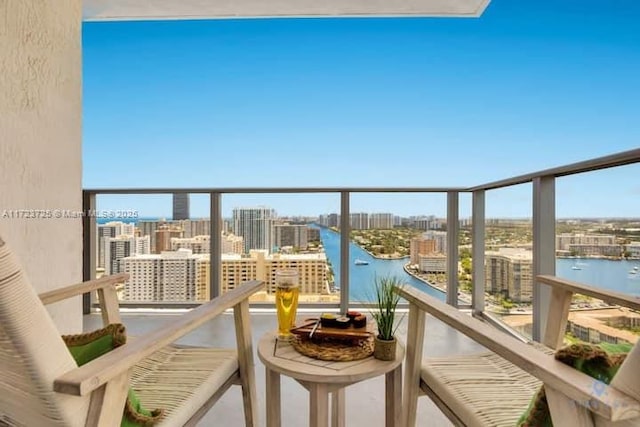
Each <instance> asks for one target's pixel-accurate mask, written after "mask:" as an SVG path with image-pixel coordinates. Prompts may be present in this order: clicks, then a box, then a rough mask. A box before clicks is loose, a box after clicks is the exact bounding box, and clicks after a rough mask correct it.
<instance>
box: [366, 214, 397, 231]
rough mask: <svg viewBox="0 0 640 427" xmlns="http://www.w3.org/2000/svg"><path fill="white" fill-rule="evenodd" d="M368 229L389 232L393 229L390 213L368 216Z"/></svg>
mask: <svg viewBox="0 0 640 427" xmlns="http://www.w3.org/2000/svg"><path fill="white" fill-rule="evenodd" d="M369 228H380V229H383V230H390V229H392V228H393V214H392V213H372V214H371V215H370V216H369Z"/></svg>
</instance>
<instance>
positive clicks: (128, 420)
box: [62, 323, 163, 427]
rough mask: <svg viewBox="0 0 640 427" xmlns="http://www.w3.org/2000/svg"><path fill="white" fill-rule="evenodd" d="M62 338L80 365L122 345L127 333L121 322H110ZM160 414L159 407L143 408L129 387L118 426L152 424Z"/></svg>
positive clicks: (161, 412) (127, 426)
mask: <svg viewBox="0 0 640 427" xmlns="http://www.w3.org/2000/svg"><path fill="white" fill-rule="evenodd" d="M62 339H63V341H64V342H65V344H66V345H67V347H68V348H69V352H70V353H71V355H72V356H73V358H74V359H75V361H76V363H77V364H78V366H82V365H84V364H85V363H89V362H91V361H92V360H94V359H96V358H98V357H100V356H102V355H103V354H106V353H108V352H109V351H111V350H113V349H114V348H116V347H120V346H121V345H124V344H125V343H126V342H127V334H126V329H125V327H124V325H123V324H121V323H112V324H110V325H107V326H105V327H104V328H102V329H98V330H96V331H93V332H89V333H86V334H77V335H63V336H62ZM162 415H163V411H162V410H160V409H156V410H154V411H149V410H147V409H144V408H143V407H142V405H141V404H140V399H139V398H138V396H137V395H136V393H135V391H134V390H133V389H132V388H131V387H129V392H128V393H127V402H126V404H125V407H124V413H123V414H122V421H121V423H120V427H136V426H144V427H148V426H152V425H154V423H155V422H156V421H158V420H159V419H160V418H161V417H162Z"/></svg>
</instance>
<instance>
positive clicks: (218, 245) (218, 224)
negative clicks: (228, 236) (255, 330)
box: [209, 191, 222, 299]
mask: <svg viewBox="0 0 640 427" xmlns="http://www.w3.org/2000/svg"><path fill="white" fill-rule="evenodd" d="M221 196H222V195H221V194H220V192H216V191H212V192H210V193H209V198H210V199H209V202H210V206H209V218H210V221H211V223H210V232H211V235H210V237H209V297H210V298H211V299H214V298H217V297H219V296H220V294H221V293H222V210H221V209H222V206H221V205H222V203H221V198H222V197H221Z"/></svg>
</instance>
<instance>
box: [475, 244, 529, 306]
mask: <svg viewBox="0 0 640 427" xmlns="http://www.w3.org/2000/svg"><path fill="white" fill-rule="evenodd" d="M532 260H533V254H532V252H531V251H529V250H526V249H522V248H500V249H499V250H498V251H497V252H486V253H485V267H484V270H485V271H484V274H485V289H486V291H487V292H491V293H494V294H498V293H500V294H503V295H504V296H505V297H506V298H509V299H511V300H512V301H514V302H531V298H532V293H533V278H532V268H531V265H532Z"/></svg>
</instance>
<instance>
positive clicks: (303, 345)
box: [290, 335, 373, 362]
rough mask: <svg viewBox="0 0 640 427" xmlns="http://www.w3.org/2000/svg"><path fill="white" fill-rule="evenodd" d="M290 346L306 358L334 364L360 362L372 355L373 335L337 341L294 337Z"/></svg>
mask: <svg viewBox="0 0 640 427" xmlns="http://www.w3.org/2000/svg"><path fill="white" fill-rule="evenodd" d="M290 344H291V346H292V347H293V348H294V349H295V350H296V351H297V352H298V353H301V354H304V355H305V356H307V357H312V358H314V359H320V360H330V361H334V362H349V361H352V360H360V359H364V358H365V357H369V356H371V355H372V354H373V335H372V336H370V337H369V338H367V339H365V340H358V341H351V342H349V341H339V340H331V339H324V340H313V341H311V340H309V339H306V338H301V337H300V336H296V335H294V336H293V337H292V339H291V341H290Z"/></svg>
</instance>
